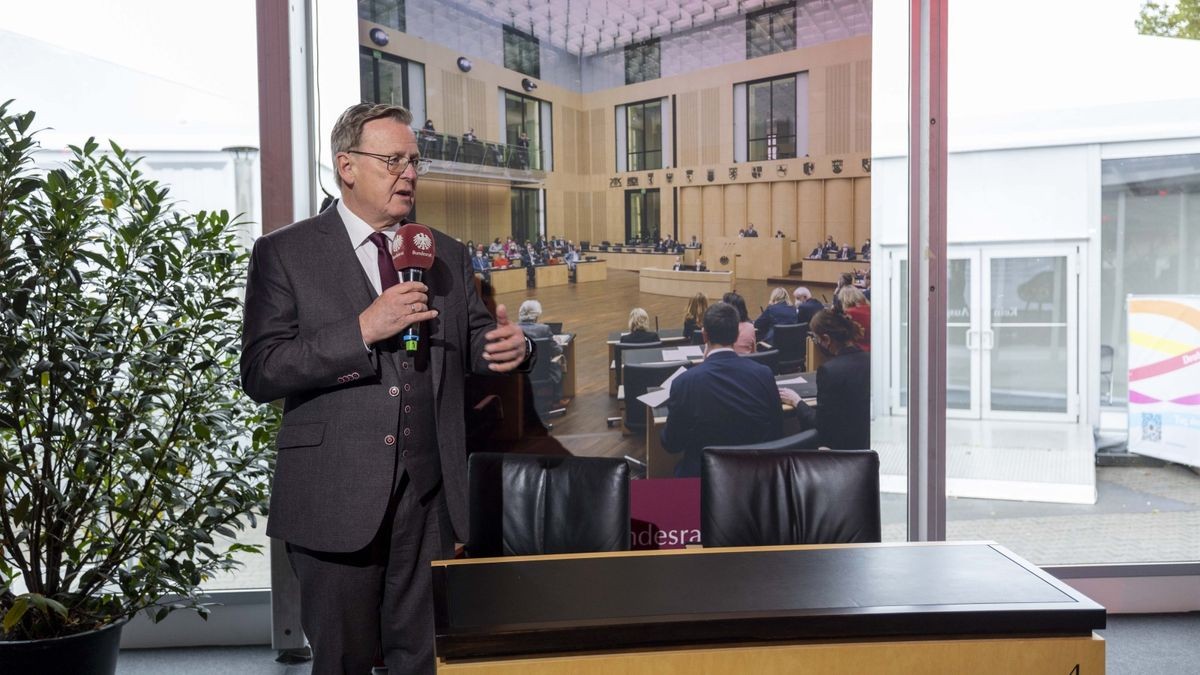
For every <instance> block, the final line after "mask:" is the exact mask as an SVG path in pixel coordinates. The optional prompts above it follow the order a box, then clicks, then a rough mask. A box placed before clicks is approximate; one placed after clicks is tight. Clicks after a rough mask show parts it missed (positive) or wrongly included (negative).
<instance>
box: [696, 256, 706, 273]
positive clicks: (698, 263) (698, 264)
mask: <svg viewBox="0 0 1200 675" xmlns="http://www.w3.org/2000/svg"><path fill="white" fill-rule="evenodd" d="M696 271H697V272H707V271H708V265H705V264H704V261H703V260H701V259H700V258H696Z"/></svg>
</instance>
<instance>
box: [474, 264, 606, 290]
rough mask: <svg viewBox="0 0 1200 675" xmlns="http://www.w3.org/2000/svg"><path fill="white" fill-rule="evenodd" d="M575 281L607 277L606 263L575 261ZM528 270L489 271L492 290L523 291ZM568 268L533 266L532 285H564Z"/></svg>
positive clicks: (527, 277)
mask: <svg viewBox="0 0 1200 675" xmlns="http://www.w3.org/2000/svg"><path fill="white" fill-rule="evenodd" d="M575 270H576V271H575V282H576V283H587V282H590V281H604V280H605V279H607V278H608V265H607V263H606V262H605V261H603V260H596V261H593V262H587V263H584V262H580V263H576V267H575ZM528 275H529V270H528V268H525V267H506V268H504V269H494V270H491V271H490V272H489V276H490V277H491V284H492V291H493V292H494V293H496V295H501V294H503V293H513V292H516V291H523V290H525V288H526V285H527V284H526V282H527V281H528V279H529V276H528ZM569 277H570V270H569V268H568V267H567V265H565V264H561V265H536V266H534V268H533V285H534V287H536V288H548V287H550V286H566V285H567V283H568V282H569Z"/></svg>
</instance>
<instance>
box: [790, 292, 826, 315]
mask: <svg viewBox="0 0 1200 675" xmlns="http://www.w3.org/2000/svg"><path fill="white" fill-rule="evenodd" d="M792 298H793V299H795V301H796V323H808V322H810V321H812V318H813V317H814V316H816V314H817V312H819V311H821V310H822V309H825V305H822V304H821V301H820V300H817V299H816V298H814V297H813V296H812V291H809V290H808V289H807V288H805V287H804V286H799V287H797V288H796V290H794V291H792Z"/></svg>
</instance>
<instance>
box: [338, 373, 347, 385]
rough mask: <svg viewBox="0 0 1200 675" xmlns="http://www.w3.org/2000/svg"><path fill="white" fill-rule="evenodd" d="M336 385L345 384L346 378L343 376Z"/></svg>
mask: <svg viewBox="0 0 1200 675" xmlns="http://www.w3.org/2000/svg"><path fill="white" fill-rule="evenodd" d="M338 384H346V376H345V375H343V376H341V377H339V378H338Z"/></svg>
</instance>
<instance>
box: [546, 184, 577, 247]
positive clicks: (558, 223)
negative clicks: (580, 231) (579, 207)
mask: <svg viewBox="0 0 1200 675" xmlns="http://www.w3.org/2000/svg"><path fill="white" fill-rule="evenodd" d="M567 199H568V195H567V193H565V192H563V191H562V190H546V234H547V235H549V236H554V235H559V236H561V237H562V238H563V239H574V238H575V227H574V224H573V223H571V222H570V220H568V219H567V215H566V202H567Z"/></svg>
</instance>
